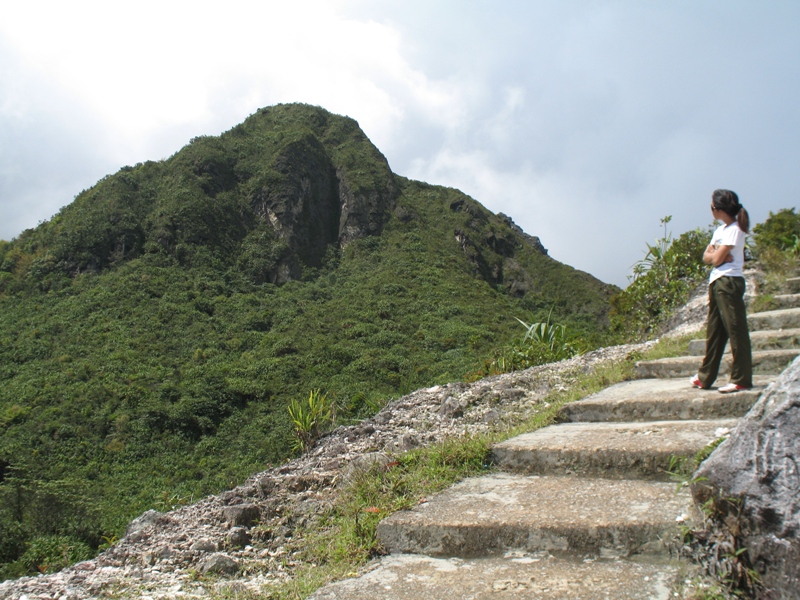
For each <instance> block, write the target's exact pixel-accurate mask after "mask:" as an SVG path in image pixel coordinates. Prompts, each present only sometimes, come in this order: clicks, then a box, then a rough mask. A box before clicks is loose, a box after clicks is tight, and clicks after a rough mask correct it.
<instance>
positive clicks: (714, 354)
mask: <svg viewBox="0 0 800 600" xmlns="http://www.w3.org/2000/svg"><path fill="white" fill-rule="evenodd" d="M711 214H712V215H713V216H714V219H716V220H719V221H722V223H723V224H722V225H720V226H719V227H717V229H716V231H714V235H713V236H712V237H711V244H709V246H708V248H706V251H705V252H704V253H703V262H704V263H706V264H709V265H712V266H713V268H712V269H711V275H710V276H709V279H708V328H707V330H706V355H705V358H704V359H703V365H702V366H701V367H700V370H699V371H698V372H697V375H695V376H694V377H692V378H691V383H692V385H693V386H694V387H697V388H702V389H708V388H710V387H711V386H712V385H714V381H715V380H716V379H717V374H718V373H719V365H720V362H721V361H722V354H723V352H724V350H725V343H726V342H728V340H730V346H731V353H732V354H733V365H732V367H731V375H730V382H729V383H728V384H727V385H725V386H723V387H721V388H719V391H720V392H721V393H723V394H729V393H731V392H738V391H740V390H746V389H749V388H751V387H753V358H752V355H751V353H750V333H749V331H748V329H747V314H746V311H745V306H744V289H745V283H744V274H743V272H742V269H743V267H744V239H745V236H746V235H747V233H748V230H749V228H750V216H749V215H748V214H747V211H746V210H745V209H744V207H742V205H741V204H739V197H738V196H737V195H736V194H735V193H734V192H732V191H730V190H716V191H715V192H714V193H713V194H712V195H711Z"/></svg>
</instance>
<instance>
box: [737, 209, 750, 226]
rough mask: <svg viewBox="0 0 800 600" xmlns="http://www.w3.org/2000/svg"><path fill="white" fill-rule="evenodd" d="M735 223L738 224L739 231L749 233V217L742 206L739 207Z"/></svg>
mask: <svg viewBox="0 0 800 600" xmlns="http://www.w3.org/2000/svg"><path fill="white" fill-rule="evenodd" d="M736 222H737V223H738V224H739V229H741V230H742V231H744V232H745V233H750V215H748V214H747V211H746V210H745V209H744V206H741V205H740V206H739V212H737V213H736Z"/></svg>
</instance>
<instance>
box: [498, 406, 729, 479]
mask: <svg viewBox="0 0 800 600" xmlns="http://www.w3.org/2000/svg"><path fill="white" fill-rule="evenodd" d="M737 423H738V419H713V420H695V421H647V422H625V423H608V422H605V423H597V422H596V423H562V424H560V425H551V426H549V427H544V428H542V429H539V430H537V431H534V432H531V433H526V434H523V435H519V436H517V437H515V438H512V439H509V440H506V441H504V442H501V443H499V444H495V446H494V447H493V448H492V457H493V459H494V462H495V464H497V466H499V467H500V468H502V469H504V470H507V471H513V472H518V473H535V474H538V475H561V474H571V473H575V474H579V475H586V476H596V477H606V478H634V479H636V478H647V479H661V480H669V479H670V474H669V473H668V469H669V468H670V460H671V459H672V457H687V458H688V457H692V456H694V455H695V454H697V452H699V451H700V450H702V449H703V448H705V447H706V446H707V445H708V444H710V443H711V442H713V441H715V440H716V439H718V438H719V437H721V436H722V435H725V434H726V433H727V432H728V431H729V430H730V429H733V428H734V427H735V426H736V424H737Z"/></svg>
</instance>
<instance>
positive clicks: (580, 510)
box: [377, 473, 693, 558]
mask: <svg viewBox="0 0 800 600" xmlns="http://www.w3.org/2000/svg"><path fill="white" fill-rule="evenodd" d="M692 514H693V504H692V499H691V494H689V493H688V492H687V491H686V490H685V489H683V490H681V491H676V486H675V484H674V483H666V482H655V481H641V480H610V479H586V478H581V477H538V476H534V477H525V476H521V475H512V474H507V473H498V474H495V475H487V476H484V477H476V478H471V479H466V480H464V481H462V482H460V483H458V484H456V485H454V486H452V487H451V488H449V489H447V490H445V491H444V492H442V493H441V494H438V495H437V496H435V497H433V498H431V499H430V501H429V502H426V503H424V504H421V505H419V506H417V507H415V508H414V509H412V510H407V511H400V512H396V513H394V514H393V515H390V516H389V517H387V518H386V519H384V520H383V521H381V523H379V524H378V529H377V535H378V539H379V540H380V542H381V543H382V544H383V545H384V546H385V547H386V549H388V550H389V551H391V552H405V553H413V554H427V555H429V556H459V557H463V558H470V557H479V556H491V555H495V556H497V555H502V554H504V553H505V552H507V551H509V550H523V551H526V552H539V551H547V552H550V553H551V554H556V555H561V556H567V555H572V556H583V555H586V554H589V555H594V556H601V555H615V556H621V557H626V556H629V555H634V554H656V555H658V554H660V555H663V554H664V553H665V552H666V551H667V550H668V545H669V544H670V543H672V541H673V540H674V539H675V537H676V536H678V535H679V529H680V525H681V524H682V523H683V522H684V521H685V520H686V519H690V516H691V515H692Z"/></svg>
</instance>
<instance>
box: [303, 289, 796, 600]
mask: <svg viewBox="0 0 800 600" xmlns="http://www.w3.org/2000/svg"><path fill="white" fill-rule="evenodd" d="M789 285H792V286H797V287H794V288H792V289H790V290H789V291H790V292H791V293H790V294H787V295H785V296H781V297H780V298H781V300H780V303H781V304H780V306H782V307H784V308H781V309H779V310H773V311H770V312H765V313H758V314H752V315H750V316H749V323H750V327H751V339H752V342H753V348H754V350H753V358H754V365H755V371H756V376H755V379H754V384H755V386H756V387H755V388H754V389H753V390H750V391H746V392H739V393H736V394H730V395H723V394H719V393H718V392H717V391H716V390H697V389H693V388H691V387H690V386H689V382H688V377H689V376H691V375H692V374H694V373H695V372H696V371H697V368H698V366H699V364H700V357H699V354H702V353H703V350H704V346H702V344H700V343H698V342H693V343H692V344H690V350H691V352H692V354H691V355H689V356H685V357H679V358H669V359H661V360H656V361H648V362H641V363H639V364H637V366H636V373H637V376H638V377H639V378H640V379H637V380H634V381H628V382H624V383H621V384H618V385H614V386H612V387H609V388H607V389H605V390H603V391H601V392H600V393H597V394H594V395H592V396H589V397H587V398H586V399H584V400H581V401H579V402H574V403H571V404H569V405H566V406H565V407H564V409H563V410H562V413H561V416H562V421H563V422H562V423H560V424H558V425H552V426H550V427H545V428H543V429H540V430H538V431H535V432H533V433H529V434H524V435H521V436H518V437H516V438H513V439H510V440H507V441H505V442H502V443H500V444H497V445H496V446H495V447H494V449H493V459H494V462H495V464H496V465H497V467H498V468H499V469H500V472H498V473H494V474H491V475H486V476H483V477H477V478H472V479H467V480H465V481H462V482H460V483H458V484H456V485H455V486H453V487H451V488H450V489H448V490H446V491H444V492H443V493H441V494H439V495H437V496H436V497H434V498H431V499H430V500H429V501H427V502H425V503H423V504H421V505H419V506H418V507H416V508H415V509H413V510H409V511H402V512H398V513H395V514H393V515H391V516H390V517H388V518H387V519H385V520H384V521H383V522H381V524H380V525H379V526H378V536H379V538H380V540H381V542H382V543H383V545H384V546H385V547H386V548H387V549H389V550H390V551H391V553H392V554H391V555H389V556H387V557H385V558H383V559H382V560H381V561H380V563H379V564H378V565H377V566H376V567H375V568H374V569H372V570H371V571H369V572H367V573H365V574H364V575H362V576H360V577H358V578H353V579H348V580H345V581H341V582H337V583H334V584H331V585H328V586H326V587H324V588H322V589H320V590H318V591H317V592H316V593H315V594H314V595H313V596H312V598H314V599H316V600H323V599H325V600H331V599H338V600H349V599H356V598H385V599H398V600H399V599H409V600H410V599H423V598H424V599H425V600H432V599H435V598H454V599H455V598H475V599H478V598H511V597H513V598H520V599H527V598H537V599H547V600H551V599H571V600H576V599H586V600H589V599H599V598H614V599H620V600H624V599H642V598H663V599H666V598H670V597H672V594H673V593H674V592H673V590H672V587H671V586H672V584H673V582H674V581H675V580H676V579H677V578H679V577H683V573H685V571H686V565H683V564H682V563H681V562H680V561H679V560H678V559H677V558H676V556H675V553H674V552H673V550H674V548H675V547H676V546H677V545H678V544H679V538H680V532H681V527H682V526H684V525H686V524H690V523H691V521H692V520H693V519H694V518H696V516H695V515H694V506H693V503H692V499H691V497H690V495H689V493H688V491H686V490H685V489H679V487H678V486H677V485H676V483H675V482H674V481H670V474H669V470H670V467H671V466H673V464H674V461H675V459H676V457H679V458H690V457H693V456H694V455H695V454H696V453H697V452H698V451H700V450H701V449H703V448H704V447H705V446H706V445H707V444H708V443H710V442H712V441H714V440H715V439H717V438H718V437H719V436H720V435H721V434H722V433H723V432H725V431H727V430H729V429H730V428H732V427H734V426H735V424H736V423H737V419H738V418H739V417H741V416H743V415H744V414H745V413H746V412H747V411H748V410H749V408H750V407H751V406H752V405H753V403H755V401H756V399H757V398H758V395H759V394H760V392H761V391H762V390H763V389H764V387H765V386H766V385H768V384H769V383H770V382H771V381H772V380H773V379H774V378H775V376H776V375H777V374H778V373H780V372H781V371H782V370H783V369H784V368H785V367H786V366H787V365H788V364H789V363H790V362H791V361H792V360H793V359H794V357H795V356H797V355H798V354H800V344H798V331H800V279H797V280H791V282H790V283H789ZM728 368H729V361H728V360H724V361H723V369H728ZM723 372H726V371H724V370H723ZM724 382H725V377H724V376H721V384H724Z"/></svg>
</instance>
